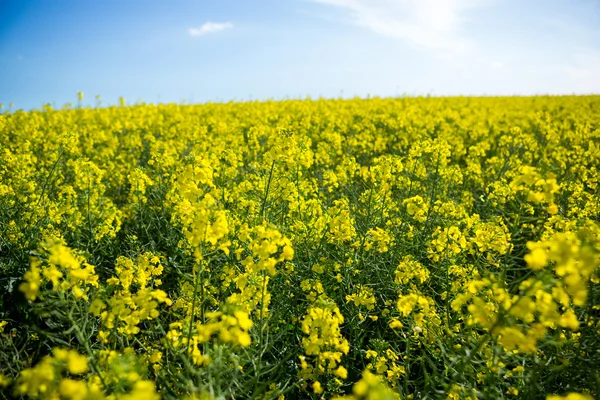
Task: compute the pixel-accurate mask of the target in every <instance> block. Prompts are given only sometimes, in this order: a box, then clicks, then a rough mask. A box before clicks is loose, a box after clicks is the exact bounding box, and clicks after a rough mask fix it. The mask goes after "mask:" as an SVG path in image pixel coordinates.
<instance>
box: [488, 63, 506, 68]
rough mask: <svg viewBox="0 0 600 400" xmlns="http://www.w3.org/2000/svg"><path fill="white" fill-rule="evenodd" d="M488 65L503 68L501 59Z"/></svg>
mask: <svg viewBox="0 0 600 400" xmlns="http://www.w3.org/2000/svg"><path fill="white" fill-rule="evenodd" d="M490 66H491V67H492V68H495V69H500V68H504V63H503V62H502V61H494V62H493V63H491V64H490Z"/></svg>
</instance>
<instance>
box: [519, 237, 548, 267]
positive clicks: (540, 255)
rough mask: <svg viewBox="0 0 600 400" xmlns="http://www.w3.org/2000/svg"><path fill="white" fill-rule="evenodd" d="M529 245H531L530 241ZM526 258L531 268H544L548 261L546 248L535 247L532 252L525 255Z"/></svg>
mask: <svg viewBox="0 0 600 400" xmlns="http://www.w3.org/2000/svg"><path fill="white" fill-rule="evenodd" d="M527 247H530V246H529V243H528V246H527ZM524 259H525V262H526V263H527V265H528V266H529V268H531V269H533V270H539V269H542V268H544V267H545V266H546V263H547V262H548V256H547V254H546V250H544V249H542V248H539V247H535V248H533V249H532V250H531V253H529V254H527V255H525V257H524Z"/></svg>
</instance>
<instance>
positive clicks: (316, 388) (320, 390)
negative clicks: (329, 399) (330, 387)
mask: <svg viewBox="0 0 600 400" xmlns="http://www.w3.org/2000/svg"><path fill="white" fill-rule="evenodd" d="M312 388H313V392H315V393H316V394H321V393H323V387H322V386H321V382H319V381H315V382H314V383H313V384H312Z"/></svg>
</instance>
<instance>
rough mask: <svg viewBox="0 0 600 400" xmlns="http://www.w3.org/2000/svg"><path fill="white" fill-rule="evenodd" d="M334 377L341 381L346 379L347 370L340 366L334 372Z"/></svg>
mask: <svg viewBox="0 0 600 400" xmlns="http://www.w3.org/2000/svg"><path fill="white" fill-rule="evenodd" d="M335 375H336V376H339V377H340V378H342V379H346V378H348V370H347V369H346V368H344V367H342V366H341V365H340V366H339V367H338V368H337V369H336V370H335Z"/></svg>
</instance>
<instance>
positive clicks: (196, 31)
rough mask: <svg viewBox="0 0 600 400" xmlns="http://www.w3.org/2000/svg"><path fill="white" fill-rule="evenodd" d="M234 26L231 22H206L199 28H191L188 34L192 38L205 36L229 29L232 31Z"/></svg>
mask: <svg viewBox="0 0 600 400" xmlns="http://www.w3.org/2000/svg"><path fill="white" fill-rule="evenodd" d="M232 28H233V24H232V23H231V22H210V21H208V22H205V23H204V24H203V25H202V26H200V27H198V28H190V29H189V31H188V33H189V34H190V36H203V35H207V34H209V33H216V32H220V31H224V30H227V29H232Z"/></svg>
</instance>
